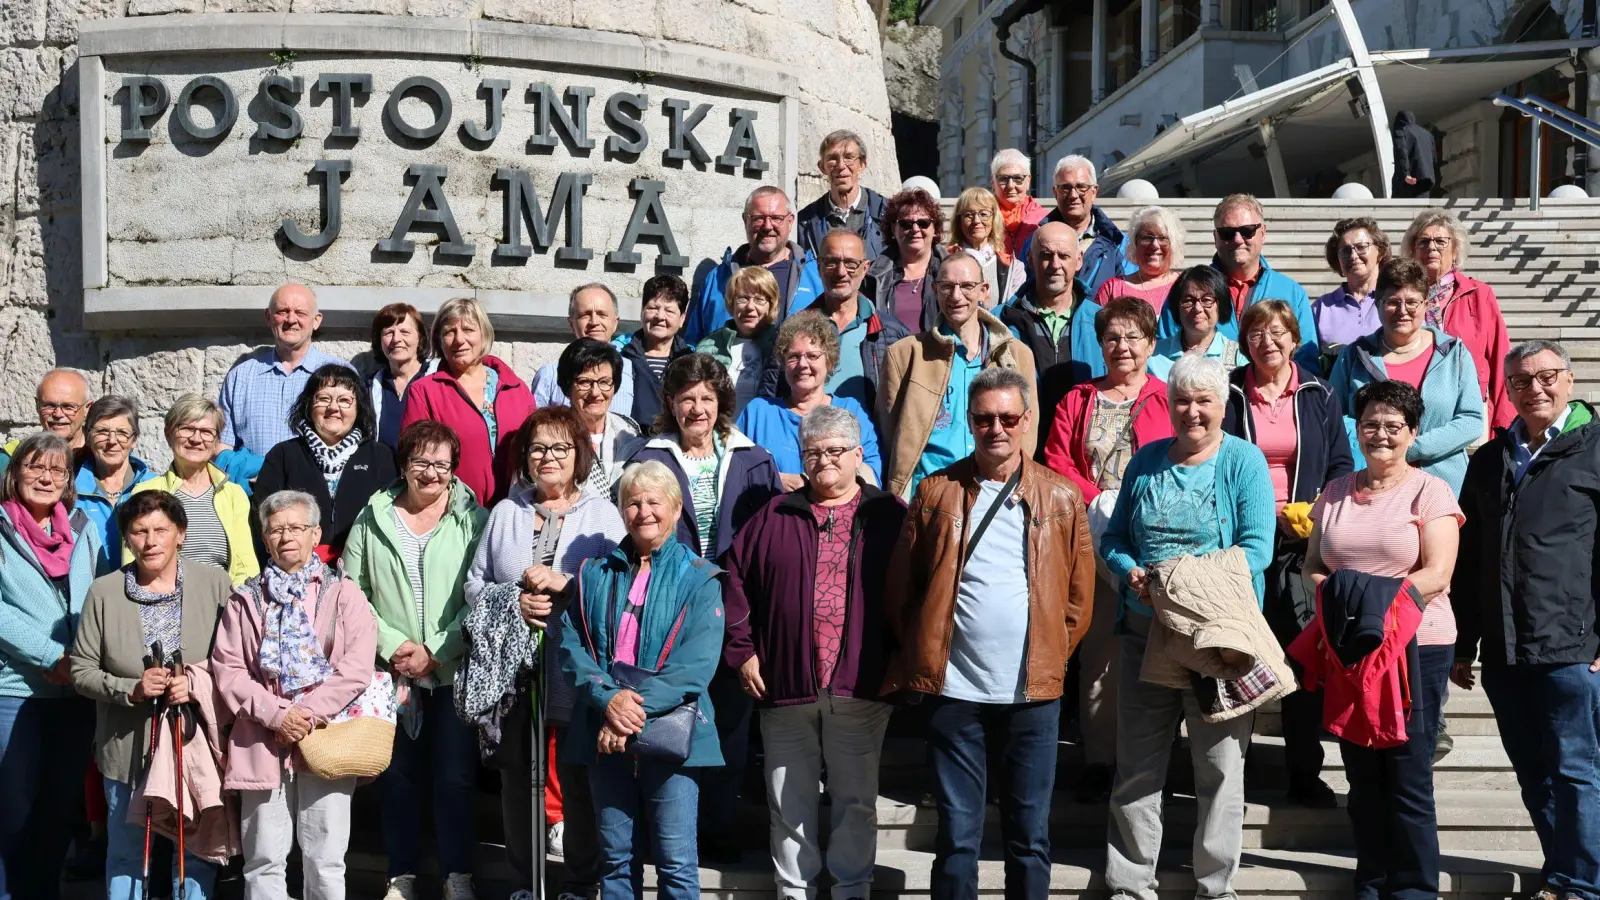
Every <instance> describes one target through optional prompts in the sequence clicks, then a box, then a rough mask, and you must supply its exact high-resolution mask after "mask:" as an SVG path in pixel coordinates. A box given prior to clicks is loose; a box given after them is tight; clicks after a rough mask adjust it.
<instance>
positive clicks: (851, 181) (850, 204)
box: [799, 130, 888, 260]
mask: <svg viewBox="0 0 1600 900" xmlns="http://www.w3.org/2000/svg"><path fill="white" fill-rule="evenodd" d="M817 171H819V172H821V173H822V177H823V178H826V179H827V180H828V192H827V193H826V194H823V195H822V196H821V197H818V198H817V199H816V200H814V201H812V202H811V204H810V205H808V206H806V207H805V208H804V209H802V210H800V217H799V226H800V235H799V240H800V246H801V247H803V248H805V251H806V252H807V253H810V254H812V255H814V256H820V255H821V254H822V239H823V238H825V237H827V236H828V232H830V231H833V230H834V229H836V228H843V229H844V230H846V231H853V232H855V233H856V234H858V235H860V236H861V242H862V243H863V244H865V245H866V248H867V259H869V260H872V259H877V258H878V256H879V255H880V254H882V253H883V212H884V209H885V208H886V207H887V205H888V201H886V200H885V199H884V198H883V195H882V194H879V193H878V192H877V191H875V190H873V189H872V188H869V187H866V186H865V185H863V184H862V183H861V176H862V174H863V173H865V172H866V171H867V145H866V144H865V143H864V142H863V141H862V140H861V135H859V134H856V133H855V132H854V131H843V130H840V131H834V132H830V133H829V134H828V136H827V137H825V138H823V139H822V146H821V147H820V148H819V149H818V150H817Z"/></svg>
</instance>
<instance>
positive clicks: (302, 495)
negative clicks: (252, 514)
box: [256, 491, 322, 532]
mask: <svg viewBox="0 0 1600 900" xmlns="http://www.w3.org/2000/svg"><path fill="white" fill-rule="evenodd" d="M296 506H298V507H300V508H301V509H304V510H305V511H306V524H307V525H310V526H311V527H312V528H316V527H317V526H318V525H321V524H322V508H321V507H320V506H318V505H317V498H315V497H313V496H311V495H310V494H308V493H306V492H305V491H278V492H277V493H275V494H272V495H271V496H269V497H267V499H265V500H263V501H261V508H260V509H259V510H257V511H256V515H257V516H258V517H259V518H260V519H261V530H262V531H263V532H265V531H266V530H267V523H268V522H270V521H271V520H272V517H273V516H275V515H277V514H278V513H281V512H286V511H288V510H291V509H293V508H295V507H296Z"/></svg>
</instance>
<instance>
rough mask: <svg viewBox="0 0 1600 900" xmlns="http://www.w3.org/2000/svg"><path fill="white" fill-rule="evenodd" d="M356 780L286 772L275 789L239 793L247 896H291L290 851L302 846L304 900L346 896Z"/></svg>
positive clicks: (254, 899) (265, 899) (283, 899)
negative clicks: (345, 876) (287, 773)
mask: <svg viewBox="0 0 1600 900" xmlns="http://www.w3.org/2000/svg"><path fill="white" fill-rule="evenodd" d="M355 790H356V780H355V779H354V778H343V779H340V780H338V781H326V780H324V779H321V778H318V777H317V776H315V775H312V774H310V773H309V772H295V773H294V775H293V778H292V779H291V778H289V777H288V776H285V780H284V783H283V784H282V785H280V786H279V787H277V788H276V789H274V790H270V791H240V792H239V819H240V821H239V836H240V838H241V840H242V843H243V844H244V884H245V897H246V898H247V900H289V884H288V879H287V877H286V876H287V869H288V861H289V851H290V850H291V849H293V847H294V845H295V842H296V841H297V840H298V842H299V844H300V858H301V868H302V869H303V870H304V875H305V882H304V886H303V887H302V889H301V896H302V897H303V898H304V900H344V870H345V865H344V856H345V851H346V850H347V849H349V847H350V797H351V795H352V794H354V793H355Z"/></svg>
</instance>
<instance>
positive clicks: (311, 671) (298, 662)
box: [261, 555, 333, 697]
mask: <svg viewBox="0 0 1600 900" xmlns="http://www.w3.org/2000/svg"><path fill="white" fill-rule="evenodd" d="M323 572H324V569H323V565H322V560H320V559H318V558H317V557H316V556H315V555H313V556H312V557H311V559H310V560H309V561H307V562H306V564H305V565H303V566H301V567H300V569H299V570H298V571H296V572H292V573H291V572H285V571H283V570H282V569H280V568H278V564H277V563H275V562H269V563H267V568H266V570H265V571H264V572H262V573H261V588H262V594H263V599H264V600H265V601H266V604H267V612H266V621H265V622H263V623H262V636H261V674H262V675H265V676H266V677H268V678H271V679H276V680H277V682H278V686H279V688H281V689H282V691H283V694H284V696H286V697H287V696H292V695H294V694H296V693H298V692H300V691H303V690H305V689H306V688H309V687H314V686H316V685H319V684H321V683H322V682H324V681H326V680H327V679H328V677H329V676H330V675H332V674H333V666H332V664H330V663H329V662H328V658H327V657H326V656H324V655H323V652H322V643H321V642H320V641H319V640H317V633H316V625H315V623H313V622H312V621H311V614H310V613H309V612H308V611H307V610H306V591H307V589H308V588H309V587H310V586H311V581H312V579H314V578H318V577H319V576H321V575H322V574H323Z"/></svg>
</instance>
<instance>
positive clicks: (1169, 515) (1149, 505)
mask: <svg viewBox="0 0 1600 900" xmlns="http://www.w3.org/2000/svg"><path fill="white" fill-rule="evenodd" d="M1118 499H1119V500H1120V499H1121V498H1120V496H1119V497H1118ZM1221 518H1222V517H1221V516H1220V515H1219V514H1218V511H1217V454H1212V456H1211V458H1210V459H1208V460H1206V461H1205V462H1203V463H1200V464H1199V465H1194V466H1180V465H1178V464H1177V463H1174V462H1173V461H1172V460H1170V459H1166V458H1163V459H1162V460H1161V465H1159V466H1158V467H1157V468H1156V470H1155V471H1154V472H1153V473H1151V476H1150V489H1149V490H1148V491H1147V492H1146V493H1145V495H1144V502H1143V503H1141V504H1140V506H1139V509H1138V514H1137V515H1136V516H1135V517H1134V520H1133V538H1134V541H1135V542H1136V544H1137V546H1138V547H1139V550H1140V557H1139V558H1140V564H1141V565H1149V564H1151V563H1158V562H1163V561H1165V560H1169V559H1177V558H1178V557H1180V556H1183V555H1184V554H1188V555H1190V556H1205V555H1206V554H1207V553H1215V552H1216V551H1218V550H1221V549H1222V530H1221V528H1220V527H1219V524H1220V522H1221Z"/></svg>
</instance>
